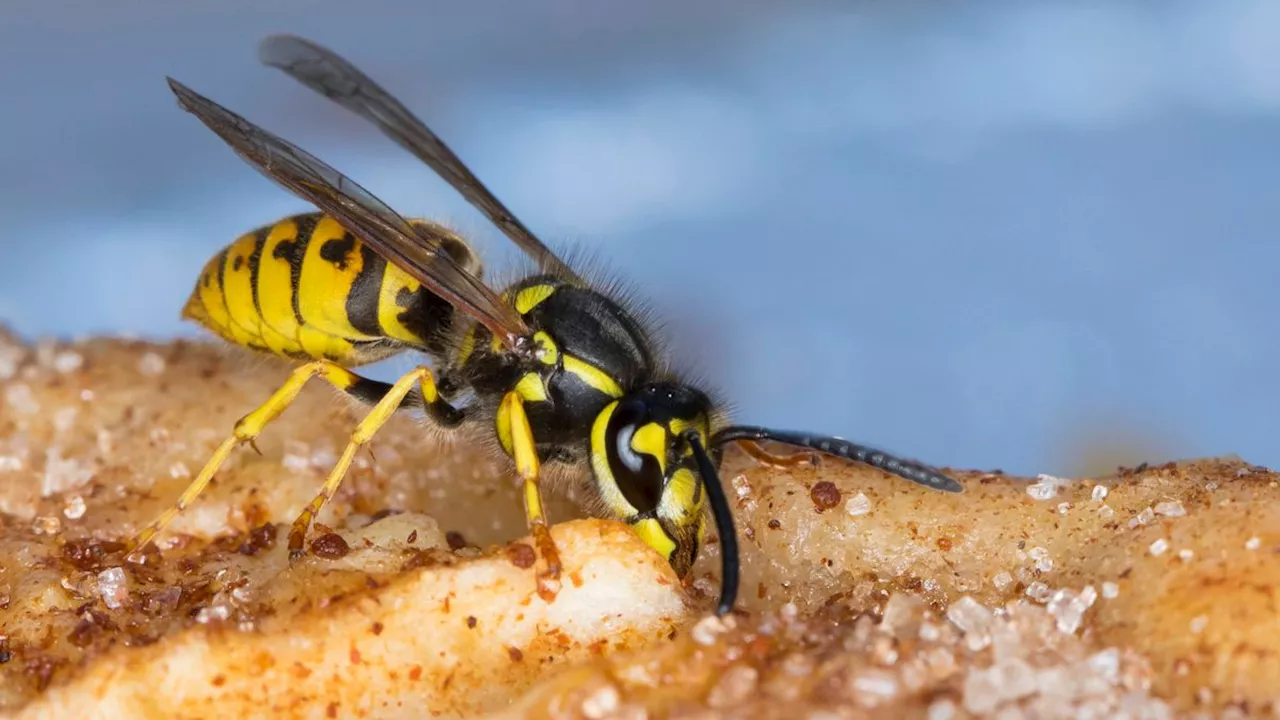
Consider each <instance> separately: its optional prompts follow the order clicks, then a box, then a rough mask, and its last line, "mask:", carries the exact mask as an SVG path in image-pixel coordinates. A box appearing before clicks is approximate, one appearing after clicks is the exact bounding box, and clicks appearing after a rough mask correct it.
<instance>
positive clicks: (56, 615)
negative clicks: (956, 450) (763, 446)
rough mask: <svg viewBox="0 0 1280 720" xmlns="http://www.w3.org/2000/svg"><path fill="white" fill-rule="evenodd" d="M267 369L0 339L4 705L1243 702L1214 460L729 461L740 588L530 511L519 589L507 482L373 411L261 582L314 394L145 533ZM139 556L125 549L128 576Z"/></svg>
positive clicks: (945, 710)
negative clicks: (558, 577) (549, 572)
mask: <svg viewBox="0 0 1280 720" xmlns="http://www.w3.org/2000/svg"><path fill="white" fill-rule="evenodd" d="M288 369H289V368H288V366H286V365H284V364H283V363H278V362H275V361H268V360H262V359H260V358H255V357H252V356H247V355H245V354H242V353H239V352H237V351H233V350H227V349H225V348H222V347H220V346H215V345H206V344H201V343H189V342H174V343H169V344H147V343H142V342H138V341H129V340H114V339H96V340H89V341H85V342H77V343H56V342H40V343H35V344H24V343H22V342H20V341H18V340H16V339H15V338H13V337H12V336H7V335H0V712H3V713H5V714H8V715H12V716H15V717H214V716H234V715H237V714H238V715H244V716H247V717H254V716H261V715H263V714H271V715H272V716H277V717H420V716H423V715H435V716H440V717H475V716H478V715H482V714H484V713H491V714H493V715H494V716H497V717H517V716H520V717H584V718H601V717H634V718H639V717H663V716H670V717H694V716H696V717H782V716H787V717H796V716H797V715H798V714H804V713H806V712H826V713H830V714H829V715H827V716H829V717H864V716H868V717H930V718H945V717H1089V716H1092V717H1112V716H1116V715H1117V714H1120V713H1128V714H1129V716H1130V717H1174V716H1194V715H1195V714H1196V713H1201V712H1204V713H1210V714H1214V715H1228V716H1229V715H1231V714H1236V715H1252V716H1267V717H1269V716H1271V713H1273V712H1275V708H1276V707H1277V704H1280V689H1278V688H1280V655H1278V654H1277V653H1280V613H1278V612H1277V610H1276V608H1277V607H1280V602H1278V601H1280V502H1277V499H1278V498H1280V489H1277V484H1278V483H1277V480H1278V477H1277V475H1276V474H1275V473H1273V472H1271V471H1269V470H1266V469H1263V468H1257V467H1254V466H1251V465H1249V464H1247V463H1245V462H1242V461H1240V460H1236V459H1209V460H1200V461H1195V462H1184V463H1177V464H1175V463H1169V464H1164V465H1158V466H1151V467H1146V468H1141V469H1133V470H1128V471H1125V472H1122V473H1117V474H1116V475H1115V476H1113V477H1107V478H1090V479H1075V480H1062V479H1058V478H1052V477H1048V476H1042V477H1040V478H1030V479H1026V478H1012V477H1007V476H1004V475H1001V474H996V473H982V472H961V473H957V475H958V476H959V477H960V478H961V479H962V481H963V482H964V483H965V485H966V492H965V493H964V494H962V495H959V496H950V495H944V494H940V493H930V492H926V491H923V490H921V489H919V488H916V487H913V486H910V485H908V484H906V483H903V482H902V481H899V480H895V479H892V478H889V477H887V476H885V475H883V474H882V473H879V472H876V471H874V470H870V469H867V468H862V467H859V466H855V465H852V464H850V463H845V462H841V461H836V460H827V461H823V462H821V463H820V464H819V465H818V466H817V467H802V468H791V469H775V468H765V467H760V466H758V465H756V464H755V463H753V462H752V461H750V460H749V459H747V458H746V457H745V456H744V455H743V454H741V453H738V452H736V451H731V452H730V453H728V455H727V457H726V464H725V467H724V468H723V471H722V473H723V480H724V482H725V484H726V490H727V491H728V494H729V496H730V498H731V499H732V500H733V502H734V504H735V509H736V512H737V517H738V531H739V536H740V541H741V543H742V546H743V564H744V582H743V594H742V598H741V601H740V603H739V607H740V609H741V611H740V612H739V613H738V614H736V615H735V616H732V617H730V618H724V619H716V618H710V617H707V616H706V614H705V613H706V612H708V611H709V610H710V608H711V607H712V604H713V602H714V597H715V595H716V593H717V591H718V585H717V573H718V570H717V568H718V563H719V558H718V547H719V545H718V543H717V542H715V540H714V537H712V538H711V542H710V543H709V544H708V547H707V548H706V549H704V552H703V556H702V557H701V558H700V559H699V562H698V564H697V565H696V566H695V568H694V572H693V575H692V577H691V578H690V581H689V582H688V583H686V584H684V585H682V584H681V583H680V582H679V581H678V580H677V579H676V578H675V577H674V575H673V574H672V573H671V571H670V569H669V568H667V567H666V566H665V564H664V563H663V561H662V559H661V558H659V557H658V556H657V555H656V554H655V553H654V552H653V551H652V550H650V549H649V548H648V547H647V546H645V545H644V544H643V543H642V542H640V541H639V540H638V539H637V538H635V537H634V536H633V535H632V534H631V533H630V532H629V531H628V530H627V529H626V528H625V527H624V526H622V525H621V524H619V523H616V522H613V521H603V520H572V518H577V517H580V516H581V512H580V511H579V510H577V507H576V505H575V503H574V502H573V501H572V499H564V498H561V499H558V500H557V501H555V502H554V503H553V505H552V509H551V512H552V517H553V519H555V520H557V521H562V522H561V523H560V524H559V525H557V526H556V528H555V535H556V538H557V542H558V543H559V544H560V545H561V548H562V553H563V554H564V556H565V561H566V565H567V567H566V579H565V582H564V585H563V588H562V591H561V594H560V596H559V597H558V598H557V600H556V601H555V602H554V603H551V604H547V603H545V602H543V601H542V600H541V599H540V598H538V597H537V595H536V593H535V588H534V583H533V575H532V571H531V569H530V568H528V567H527V565H528V563H529V561H530V560H531V555H530V552H531V551H530V550H529V547H528V540H527V538H525V537H524V536H525V528H524V520H523V513H522V510H521V507H520V501H519V496H518V494H517V492H516V488H515V484H514V483H513V482H512V479H511V477H510V476H509V475H508V474H507V473H506V472H505V470H504V468H503V465H502V464H501V463H497V462H494V461H493V460H492V459H491V458H489V457H487V456H486V455H484V454H483V453H480V452H477V451H476V450H475V449H474V448H473V447H472V446H470V445H468V444H467V443H465V442H454V443H449V442H447V441H442V440H441V439H440V438H439V437H438V435H437V434H435V433H424V432H423V429H422V428H421V427H420V425H419V421H418V420H416V419H414V418H412V417H402V418H396V419H395V420H393V421H392V422H391V423H389V425H388V426H387V428H386V429H385V430H384V431H383V432H382V433H380V434H379V436H378V437H377V438H376V439H375V440H374V442H373V443H372V445H371V448H370V449H371V452H369V453H362V454H361V456H360V459H359V460H358V461H357V463H356V464H355V466H354V467H353V469H352V472H351V474H350V475H349V477H348V478H347V480H346V482H344V484H343V487H342V490H340V492H339V493H338V495H337V496H336V497H335V498H334V500H333V501H332V502H331V503H330V506H329V507H327V508H326V510H325V511H324V512H323V513H322V514H321V516H320V518H319V519H318V522H317V526H316V527H315V529H313V532H312V535H311V548H312V553H311V555H310V556H308V558H306V559H305V560H304V561H302V562H300V563H298V564H297V565H295V566H290V565H289V563H288V560H287V557H286V556H287V551H286V550H285V549H284V548H283V539H284V534H285V532H287V525H288V523H289V522H290V521H291V520H292V518H293V517H294V515H295V514H296V513H297V512H298V511H299V510H300V509H301V508H302V507H303V505H305V503H306V502H307V501H308V500H310V498H311V496H312V494H313V493H314V492H315V490H316V489H317V488H318V486H319V484H320V483H321V482H322V481H323V478H324V475H325V474H326V471H327V469H328V466H329V465H330V464H331V463H332V462H333V461H334V460H335V459H336V456H337V453H338V452H340V451H341V448H342V444H343V443H344V442H345V440H346V436H347V433H349V432H350V430H351V428H352V427H353V426H354V423H355V421H356V420H357V419H358V418H359V417H360V416H361V414H362V412H363V411H362V409H361V408H359V407H358V406H355V405H353V404H352V403H351V402H350V401H348V400H346V399H344V398H340V397H337V394H336V393H334V392H333V391H332V390H331V389H329V388H326V387H324V386H322V385H321V384H319V383H317V384H316V385H315V386H314V387H309V388H308V389H307V390H305V391H304V392H303V393H302V395H301V396H300V397H299V399H298V401H297V403H296V404H295V406H294V407H292V408H291V409H289V410H288V411H287V412H285V413H284V415H282V416H281V418H280V419H279V420H277V421H276V422H275V423H273V424H272V425H271V426H270V427H269V428H268V430H267V431H266V432H265V433H264V434H263V436H262V437H261V438H260V439H259V441H258V448H259V450H260V451H261V454H258V453H255V452H254V450H252V449H250V448H244V449H242V450H240V451H239V452H237V453H236V454H235V455H234V456H233V458H232V460H231V461H230V462H229V463H228V464H227V466H226V468H225V469H224V471H223V472H221V473H220V474H219V476H218V478H217V479H216V480H215V482H214V483H213V485H212V486H211V488H210V489H209V490H208V491H206V493H205V494H204V495H202V496H201V497H200V498H199V500H197V502H196V503H195V505H193V506H192V507H191V508H188V510H187V511H186V512H185V513H183V515H182V516H181V517H180V518H179V520H178V521H176V522H175V523H174V525H173V527H172V529H171V530H170V531H169V532H168V533H167V534H166V535H165V537H164V538H163V539H162V541H161V545H162V547H163V552H161V553H148V554H146V555H145V556H143V557H141V558H139V557H134V558H132V560H131V559H129V558H127V557H125V553H124V551H123V548H122V547H121V546H120V545H119V544H118V543H119V542H120V541H122V540H124V539H126V538H127V537H128V536H130V535H131V534H132V532H133V531H134V530H136V529H137V528H138V527H139V526H140V525H141V524H143V523H145V522H147V521H148V520H149V519H150V518H151V517H153V516H154V514H155V513H157V512H159V511H160V510H161V509H162V508H163V507H164V506H165V505H166V504H167V503H170V502H172V501H173V499H174V498H176V496H177V494H178V493H179V492H180V491H181V489H182V488H183V486H184V485H185V484H186V482H188V481H189V479H190V477H191V476H193V475H194V474H195V473H196V472H197V471H198V470H199V468H200V465H201V464H202V463H203V462H204V460H205V459H206V458H207V456H208V454H209V453H210V452H211V451H212V449H213V448H214V447H215V446H216V444H217V443H218V442H220V441H221V440H222V438H223V437H225V435H226V434H227V433H228V432H229V430H230V428H231V426H232V424H233V423H234V422H235V420H236V419H237V418H238V417H240V416H241V415H243V414H244V413H245V412H247V411H248V410H249V409H251V408H252V407H254V406H255V405H256V404H257V403H259V402H261V401H262V399H264V398H265V397H266V396H267V395H268V394H269V393H270V392H271V390H272V389H274V387H275V385H276V384H278V383H279V382H280V381H281V380H282V379H283V378H284V376H285V375H286V374H287V372H288ZM139 561H141V562H139Z"/></svg>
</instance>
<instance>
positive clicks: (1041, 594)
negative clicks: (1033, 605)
mask: <svg viewBox="0 0 1280 720" xmlns="http://www.w3.org/2000/svg"><path fill="white" fill-rule="evenodd" d="M1052 594H1053V593H1052V592H1051V591H1050V590H1049V586H1048V585H1045V584H1044V583H1042V582H1040V581H1039V580H1037V581H1035V582H1033V583H1031V584H1030V585H1028V586H1027V597H1029V598H1031V599H1032V600H1035V601H1037V602H1044V601H1046V600H1048V599H1049V596H1050V595H1052Z"/></svg>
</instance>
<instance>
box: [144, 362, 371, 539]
mask: <svg viewBox="0 0 1280 720" xmlns="http://www.w3.org/2000/svg"><path fill="white" fill-rule="evenodd" d="M317 375H319V376H320V377H321V378H323V379H324V380H325V381H326V382H328V383H329V384H330V385H333V386H334V387H336V388H338V389H339V390H343V391H348V392H349V391H351V390H352V389H353V388H356V387H359V386H360V385H361V383H362V382H372V381H366V380H365V379H364V378H362V377H360V376H359V375H356V374H355V373H353V372H351V371H350V370H347V369H346V368H344V367H342V366H340V365H337V364H335V363H333V362H330V361H328V360H317V361H315V362H309V363H307V364H306V365H303V366H301V367H299V368H298V369H296V370H294V371H293V373H292V374H291V375H289V379H288V380H286V381H285V382H284V384H283V385H281V386H280V388H279V389H278V390H276V391H275V392H274V393H272V395H271V397H270V398H268V399H267V401H266V402H264V403H263V404H262V405H260V406H258V409H256V410H254V411H253V412H251V413H249V414H248V415H245V416H244V417H242V418H240V420H239V421H238V422H237V423H236V426H235V430H233V431H232V435H231V437H229V438H227V439H226V440H224V441H223V442H222V444H221V445H219V446H218V449H217V450H215V451H214V453H213V457H211V458H209V461H208V462H206V463H205V466H204V467H203V468H201V470H200V474H199V475H196V479H195V480H192V481H191V484H190V485H188V486H187V489H186V490H183V491H182V495H181V496H179V497H178V502H177V504H176V505H173V506H172V507H170V508H169V509H167V510H165V511H164V512H163V513H161V514H160V517H158V518H156V519H155V520H154V521H153V522H152V523H151V524H150V525H148V526H147V527H145V528H143V530H142V532H140V533H138V535H137V537H135V538H134V539H133V541H132V542H131V543H130V546H131V547H132V548H133V549H143V548H145V547H146V546H147V545H148V544H149V543H150V542H151V541H152V540H153V539H155V537H156V535H159V534H160V533H161V532H164V529H165V528H166V527H168V526H169V523H171V522H173V519H174V518H175V517H177V516H178V513H180V512H182V511H183V510H185V509H186V508H187V506H189V505H190V504H191V503H192V502H194V501H195V499H196V497H198V496H199V495H200V493H202V492H204V489H205V487H207V486H208V485H209V481H210V480H212V479H213V476H214V474H215V473H217V472H218V468H220V467H222V463H224V462H226V460H227V457H228V456H230V455H231V451H232V450H234V449H236V446H237V445H241V444H243V443H250V444H252V443H253V441H254V439H255V438H257V437H258V435H259V434H261V433H262V430H263V428H265V427H266V426H267V424H268V423H270V422H271V421H272V420H275V419H276V417H277V416H278V415H279V414H280V413H282V412H284V410H285V408H287V407H289V404H290V403H292V402H293V400H294V398H296V397H297V396H298V392H299V391H301V390H302V386H303V385H306V384H307V381H308V380H310V379H311V378H313V377H315V376H317Z"/></svg>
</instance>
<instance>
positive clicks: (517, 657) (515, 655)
mask: <svg viewBox="0 0 1280 720" xmlns="http://www.w3.org/2000/svg"><path fill="white" fill-rule="evenodd" d="M507 656H508V657H510V658H511V662H520V661H521V660H524V653H522V652H520V648H515V647H511V646H510V645H508V646H507Z"/></svg>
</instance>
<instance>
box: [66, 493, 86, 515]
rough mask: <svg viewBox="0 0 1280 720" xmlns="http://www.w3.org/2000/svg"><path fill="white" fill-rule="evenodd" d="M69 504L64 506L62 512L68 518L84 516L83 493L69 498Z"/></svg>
mask: <svg viewBox="0 0 1280 720" xmlns="http://www.w3.org/2000/svg"><path fill="white" fill-rule="evenodd" d="M66 502H67V504H66V505H65V506H64V507H63V508H62V514H63V515H65V516H66V517H67V519H68V520H79V519H80V518H82V517H84V511H85V503H84V497H83V496H81V495H71V496H69V497H68V498H67V501H66Z"/></svg>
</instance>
